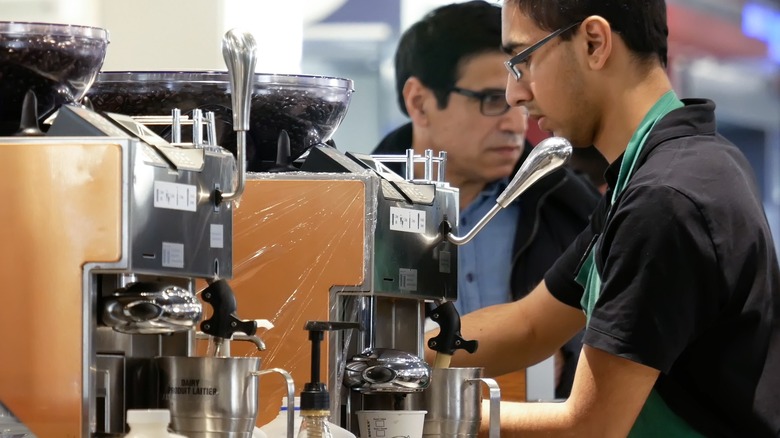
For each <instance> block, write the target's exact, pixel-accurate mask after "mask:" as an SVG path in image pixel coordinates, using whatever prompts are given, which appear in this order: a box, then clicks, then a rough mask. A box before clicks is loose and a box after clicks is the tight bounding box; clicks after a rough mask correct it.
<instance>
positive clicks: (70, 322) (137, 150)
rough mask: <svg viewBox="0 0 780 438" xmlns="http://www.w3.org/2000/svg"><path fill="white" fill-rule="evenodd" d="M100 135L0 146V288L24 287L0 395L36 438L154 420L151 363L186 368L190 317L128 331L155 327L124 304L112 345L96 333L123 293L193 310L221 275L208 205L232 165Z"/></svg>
mask: <svg viewBox="0 0 780 438" xmlns="http://www.w3.org/2000/svg"><path fill="white" fill-rule="evenodd" d="M94 116H96V115H94ZM88 117H90V116H88ZM82 122H85V123H87V124H88V125H89V124H92V126H95V125H94V124H93V122H94V120H92V121H91V122H90V121H88V120H86V119H82ZM100 126H101V127H102V129H105V130H106V131H105V132H104V134H103V135H104V136H103V137H94V136H90V137H86V136H79V137H75V136H74V137H36V138H32V137H27V138H16V137H6V138H0V162H2V163H3V164H2V167H3V180H4V182H5V184H4V186H5V187H6V188H7V189H8V190H10V191H12V192H14V196H12V197H10V199H9V203H8V204H7V205H6V207H7V208H4V209H3V213H2V219H3V221H2V222H3V224H4V225H5V226H4V227H3V231H2V236H1V237H2V240H3V242H4V245H3V250H2V251H0V253H2V256H3V257H2V258H3V263H2V264H0V278H2V280H3V281H4V282H5V283H6V284H14V283H16V284H20V285H21V286H22V287H21V289H20V290H19V291H18V293H15V294H13V295H14V296H13V297H12V298H11V299H10V303H9V305H7V306H3V310H2V311H0V312H1V313H2V317H0V333H3V335H2V342H1V343H2V345H3V348H4V349H5V350H6V351H7V353H8V355H9V357H13V360H8V361H4V362H5V365H4V373H3V377H0V394H2V402H3V404H4V405H5V408H6V410H7V411H8V412H9V413H11V414H13V416H14V417H15V418H16V420H17V421H18V423H19V425H20V427H22V428H26V429H29V431H30V432H32V433H34V434H35V435H38V436H73V437H77V436H78V437H86V436H118V435H120V434H123V433H125V431H126V430H125V419H124V414H125V412H126V410H127V409H130V408H150V407H154V403H155V399H154V395H153V391H154V385H153V384H152V383H150V380H148V379H149V378H150V377H149V375H148V366H147V365H148V363H149V360H148V359H151V358H153V357H155V356H159V355H189V354H191V351H192V349H193V346H194V330H191V329H192V328H194V324H195V323H197V322H198V319H196V318H195V315H193V318H192V319H194V320H193V321H191V322H190V323H187V322H186V321H185V322H183V323H182V322H181V321H179V322H178V323H177V324H170V323H168V322H166V321H165V320H163V319H160V324H158V325H157V326H156V328H155V329H154V330H152V331H151V333H150V332H149V331H148V330H147V331H144V330H142V329H141V328H139V329H138V330H134V329H133V324H132V322H133V321H132V319H133V318H135V319H136V321H137V322H138V324H137V325H138V326H139V327H141V326H142V325H143V324H141V323H142V322H144V321H146V322H149V321H154V320H155V319H156V318H160V317H161V316H162V315H160V314H157V313H155V312H156V311H157V310H158V309H159V307H155V306H157V303H143V300H144V298H145V294H144V293H139V292H135V293H137V296H136V297H135V298H136V299H137V300H138V301H139V302H142V303H141V304H140V307H135V309H136V310H138V309H140V310H139V311H137V312H135V313H133V311H132V310H128V311H127V312H126V313H127V318H129V319H131V321H130V323H131V324H130V325H129V326H126V327H125V328H124V329H123V331H124V333H122V332H118V331H116V330H114V329H113V328H112V327H109V326H106V325H105V324H104V318H103V312H104V308H105V305H106V303H108V302H110V301H112V300H115V299H116V298H117V297H118V296H121V294H122V293H128V292H127V291H129V290H130V289H129V288H128V287H129V286H132V285H134V284H136V285H138V284H150V285H158V286H159V287H160V288H161V289H164V288H166V287H171V288H175V290H177V291H179V293H181V294H183V295H187V294H189V295H191V297H193V298H194V293H195V291H196V289H195V282H196V280H197V279H212V278H215V277H217V276H219V277H230V276H231V275H232V251H231V248H232V244H231V243H232V240H231V238H232V208H231V205H230V204H229V203H225V204H221V205H219V206H215V203H214V202H213V198H214V197H213V194H214V189H215V187H231V185H232V184H233V179H234V178H235V159H234V158H233V156H232V155H231V154H230V153H229V152H227V151H225V150H223V149H221V148H201V149H192V148H186V147H173V146H170V145H169V146H164V145H152V144H149V143H146V142H144V141H143V140H141V139H140V138H138V137H134V136H132V135H127V133H126V132H123V131H122V130H121V129H119V128H117V127H116V126H113V127H112V123H110V122H106V121H103V123H101V124H100ZM73 127H74V125H71V128H73ZM76 130H78V129H76ZM55 132H56V131H55ZM44 200H45V201H46V202H45V204H42V201H44ZM123 298H127V297H123ZM196 301H197V300H196ZM132 308H133V306H127V307H126V309H132ZM150 309H152V310H154V311H151V310H150ZM174 310H179V309H174ZM188 310H193V309H192V306H191V305H190V306H189V307H188ZM195 310H197V309H195ZM120 314H121V312H120ZM199 316H200V314H199V313H197V318H199ZM128 327H129V328H128ZM25 344H26V345H29V346H31V347H25V346H24V345H25ZM147 391H151V392H147Z"/></svg>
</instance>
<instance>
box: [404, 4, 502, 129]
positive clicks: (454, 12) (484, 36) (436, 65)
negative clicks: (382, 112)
mask: <svg viewBox="0 0 780 438" xmlns="http://www.w3.org/2000/svg"><path fill="white" fill-rule="evenodd" d="M500 50H501V8H500V6H498V5H496V4H491V3H488V2H485V1H482V0H477V1H470V2H465V3H455V4H451V5H446V6H441V7H439V8H437V9H434V10H433V11H431V12H429V13H428V14H427V15H425V17H423V18H422V19H421V20H420V21H418V22H416V23H415V24H413V25H412V26H411V27H410V28H409V29H407V30H406V31H405V32H404V33H403V35H401V39H400V41H399V43H398V48H397V49H396V52H395V89H396V97H397V99H398V105H399V107H400V108H401V111H402V112H403V113H404V114H406V115H409V112H408V111H407V109H406V104H405V103H404V96H403V89H404V84H406V81H407V80H408V79H409V78H410V77H412V76H414V77H416V78H417V79H419V80H420V82H422V83H423V84H424V85H425V86H426V87H428V88H430V89H431V90H433V92H434V94H435V95H436V102H437V104H438V106H439V108H446V107H447V103H448V102H449V93H450V89H452V87H453V86H455V83H456V82H457V80H458V79H460V67H461V66H462V65H463V63H464V62H465V61H467V60H468V58H470V57H473V56H476V55H481V54H483V53H486V52H491V51H500Z"/></svg>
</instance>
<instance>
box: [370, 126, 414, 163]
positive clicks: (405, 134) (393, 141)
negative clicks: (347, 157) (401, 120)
mask: <svg viewBox="0 0 780 438" xmlns="http://www.w3.org/2000/svg"><path fill="white" fill-rule="evenodd" d="M411 147H412V124H411V123H407V124H405V125H401V126H399V127H398V128H396V129H394V130H392V131H390V132H389V133H387V135H385V136H384V137H383V138H382V140H381V141H380V142H379V144H378V145H377V146H376V147H375V148H374V150H373V151H371V153H372V154H388V155H389V154H400V155H402V154H404V153H406V150H407V149H409V148H411Z"/></svg>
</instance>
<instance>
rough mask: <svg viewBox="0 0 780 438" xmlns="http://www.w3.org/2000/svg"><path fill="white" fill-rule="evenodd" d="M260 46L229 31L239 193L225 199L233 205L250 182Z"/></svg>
mask: <svg viewBox="0 0 780 438" xmlns="http://www.w3.org/2000/svg"><path fill="white" fill-rule="evenodd" d="M256 52H257V43H256V42H255V38H254V37H253V36H252V34H251V33H249V32H244V31H241V30H238V29H231V30H229V31H227V33H226V34H225V36H224V37H223V38H222V57H224V58H225V64H226V65H227V69H228V72H229V73H230V89H231V90H232V99H231V100H232V104H233V130H234V131H236V137H237V154H236V160H237V161H238V182H237V184H236V189H235V190H234V191H233V192H230V193H223V194H222V199H223V200H225V201H232V200H235V199H238V198H239V197H240V196H241V194H242V193H243V192H244V184H245V182H246V131H248V130H249V103H250V97H251V91H252V90H251V86H252V83H253V79H254V71H255V64H256V63H257V53H256Z"/></svg>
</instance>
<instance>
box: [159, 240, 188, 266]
mask: <svg viewBox="0 0 780 438" xmlns="http://www.w3.org/2000/svg"><path fill="white" fill-rule="evenodd" d="M162 265H163V266H164V267H166V268H183V267H184V245H183V244H181V243H171V242H163V243H162Z"/></svg>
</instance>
